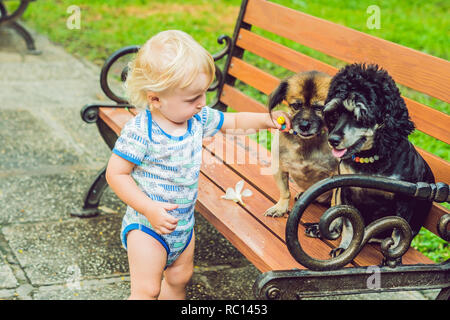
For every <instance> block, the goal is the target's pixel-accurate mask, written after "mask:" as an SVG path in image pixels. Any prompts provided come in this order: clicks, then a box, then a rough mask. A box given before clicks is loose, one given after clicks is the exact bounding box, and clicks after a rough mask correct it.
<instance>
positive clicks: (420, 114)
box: [403, 96, 450, 144]
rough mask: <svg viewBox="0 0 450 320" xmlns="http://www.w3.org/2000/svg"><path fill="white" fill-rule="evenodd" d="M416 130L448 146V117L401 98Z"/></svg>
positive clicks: (449, 141)
mask: <svg viewBox="0 0 450 320" xmlns="http://www.w3.org/2000/svg"><path fill="white" fill-rule="evenodd" d="M403 99H404V100H405V102H406V105H407V106H408V112H409V115H410V117H411V120H412V121H413V122H414V124H415V126H416V128H417V129H418V130H420V131H422V132H424V133H426V134H428V135H430V136H432V137H433V138H436V139H438V140H441V141H443V142H445V143H447V144H450V133H449V132H448V130H449V128H450V116H449V115H447V114H445V113H443V112H440V111H438V110H436V109H433V108H430V107H428V106H426V105H423V104H421V103H419V102H417V101H414V100H412V99H409V98H407V97H404V96H403Z"/></svg>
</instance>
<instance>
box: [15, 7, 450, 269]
mask: <svg viewBox="0 0 450 320" xmlns="http://www.w3.org/2000/svg"><path fill="white" fill-rule="evenodd" d="M273 2H276V3H279V4H282V5H285V6H288V7H290V8H293V9H296V10H300V11H303V12H305V13H308V14H311V15H314V16H316V17H319V18H323V19H327V20H330V21H333V22H335V23H338V24H341V25H345V26H347V27H350V28H353V29H356V30H359V31H362V32H365V33H368V34H371V35H373V36H376V37H380V38H383V39H386V40H389V41H393V42H395V43H398V44H401V45H404V46H407V47H410V48H413V49H416V50H419V51H422V52H425V53H428V54H431V55H434V56H437V57H440V58H443V59H446V60H448V59H449V52H450V50H449V43H450V42H449V40H450V39H449V38H450V37H449V32H448V30H450V19H448V12H450V2H448V1H443V0H431V1H426V2H424V1H419V0H412V1H407V0H395V1H388V0H385V1H374V0H370V1H367V0H365V1H356V0H351V1H345V2H343V1H338V0H316V1H306V0H277V1H273ZM7 4H8V6H10V7H14V6H17V4H18V1H7ZM71 5H77V6H79V7H80V9H81V29H80V30H76V29H74V30H70V29H68V28H67V27H66V21H67V19H68V18H69V15H70V14H69V13H67V8H68V7H69V6H71ZM369 5H377V6H378V7H379V8H380V13H381V28H380V29H373V30H370V29H369V28H368V27H367V25H366V21H367V18H368V17H369V14H368V13H366V10H367V7H368V6H369ZM239 6H240V1H239V0H222V1H219V0H215V1H214V0H159V1H156V0H154V1H147V0H127V1H121V0H109V1H100V0H89V1H87V0H84V1H81V0H55V1H44V0H42V1H36V2H32V3H31V4H30V7H29V9H28V10H27V11H26V13H25V15H24V19H25V20H26V22H27V24H28V25H29V26H30V27H32V28H33V29H35V30H37V31H38V32H40V33H42V34H45V35H46V36H47V37H49V39H50V40H51V41H53V42H55V43H59V44H61V45H62V46H63V47H64V48H65V49H66V50H67V51H68V52H70V53H72V54H73V55H75V56H79V57H83V58H85V59H88V60H90V61H92V62H94V63H96V64H98V65H102V64H103V61H104V60H105V59H106V58H107V57H108V56H109V55H110V54H111V53H112V52H114V51H115V50H117V49H118V48H121V47H123V46H127V45H130V44H142V43H144V42H145V41H146V40H147V39H148V38H149V37H151V36H152V35H154V34H155V33H157V32H159V31H162V30H167V29H180V30H184V31H186V32H188V33H190V34H191V35H192V36H193V37H194V38H195V39H196V40H197V41H198V42H199V43H200V44H202V45H203V46H204V47H205V48H206V49H207V50H209V51H210V52H212V53H214V52H218V51H219V50H220V49H222V46H221V45H219V44H218V43H217V41H216V39H217V38H218V36H220V35H221V34H228V35H230V36H231V35H232V34H233V29H234V23H235V20H236V17H237V15H238V12H239ZM253 30H254V31H255V32H256V33H259V34H263V35H264V36H266V37H268V38H270V39H273V40H276V41H277V42H280V43H282V44H284V45H286V46H288V47H291V48H293V49H295V50H297V51H299V52H302V53H305V54H308V55H310V56H312V57H314V58H316V59H319V60H321V61H323V62H326V63H328V64H330V65H333V66H335V67H340V66H342V65H343V63H342V62H340V61H338V60H336V59H334V58H332V57H330V56H328V55H326V54H323V53H320V52H317V51H315V50H312V49H309V48H306V47H303V46H301V45H299V44H297V43H295V42H292V41H290V40H287V39H284V38H281V37H278V36H275V35H273V34H270V33H269V32H266V31H263V30H259V29H258V28H254V29H253ZM245 60H246V61H248V62H249V63H251V64H253V65H256V66H258V67H259V68H261V69H263V70H265V71H267V72H269V73H271V74H273V75H275V76H277V77H280V78H281V77H285V76H287V75H289V74H290V72H289V71H287V70H285V69H282V68H280V67H278V66H276V65H274V64H273V63H270V62H269V61H266V60H264V59H262V58H260V57H256V56H254V55H252V54H251V53H248V52H247V53H246V54H245ZM219 65H220V66H223V62H222V63H220V64H219ZM237 87H238V88H239V89H240V90H241V91H243V92H245V93H246V94H248V95H250V96H251V97H253V98H254V99H256V100H258V101H260V102H261V103H263V104H265V103H266V96H265V95H262V94H261V93H260V92H258V91H257V90H255V89H253V88H250V87H248V86H246V85H245V84H243V83H240V82H239V81H238V83H237ZM399 87H400V90H401V92H402V94H404V95H405V96H407V97H410V98H412V99H414V100H417V101H419V102H421V103H423V104H426V105H428V106H430V107H432V108H435V109H437V110H440V111H442V112H445V113H447V114H449V113H450V107H449V105H448V104H446V103H444V102H442V101H439V100H437V99H434V98H432V97H429V96H427V95H425V94H422V93H419V92H416V91H413V90H411V89H408V88H406V87H403V86H399ZM208 99H209V100H210V101H211V100H212V99H213V94H209V95H208ZM255 139H258V137H255ZM410 139H411V141H412V142H413V143H414V144H416V145H418V146H420V147H421V148H423V149H425V150H427V151H429V152H432V153H434V154H436V155H438V156H439V157H441V158H443V159H445V160H447V161H450V146H448V145H447V144H445V143H442V142H440V141H436V139H434V138H432V137H429V136H427V135H425V134H423V133H421V132H418V131H416V132H415V133H413V134H412V135H411V136H410ZM263 143H265V144H266V145H268V146H269V147H270V139H269V141H268V142H263ZM413 246H414V247H415V248H417V249H419V250H420V251H421V252H423V253H424V254H426V255H427V256H429V257H430V258H431V259H433V260H434V261H443V260H445V259H448V258H449V252H450V250H449V248H448V243H447V242H443V241H442V240H440V239H439V238H438V237H436V236H434V235H433V234H431V233H430V232H428V231H426V230H425V231H421V233H420V234H419V236H418V237H416V238H415V239H414V241H413Z"/></svg>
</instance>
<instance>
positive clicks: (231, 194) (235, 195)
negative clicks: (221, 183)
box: [221, 180, 253, 206]
mask: <svg viewBox="0 0 450 320" xmlns="http://www.w3.org/2000/svg"><path fill="white" fill-rule="evenodd" d="M243 187H244V180H240V181H238V182H237V183H236V187H235V189H233V188H228V189H227V192H226V193H225V195H223V196H222V197H221V198H223V199H226V200H233V201H234V202H239V203H240V204H242V205H243V206H245V204H244V202H243V201H242V197H250V196H251V195H252V194H253V193H252V191H251V190H249V189H245V190H244V191H242V188H243ZM241 191H242V193H241Z"/></svg>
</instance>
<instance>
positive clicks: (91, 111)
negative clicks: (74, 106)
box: [80, 35, 231, 123]
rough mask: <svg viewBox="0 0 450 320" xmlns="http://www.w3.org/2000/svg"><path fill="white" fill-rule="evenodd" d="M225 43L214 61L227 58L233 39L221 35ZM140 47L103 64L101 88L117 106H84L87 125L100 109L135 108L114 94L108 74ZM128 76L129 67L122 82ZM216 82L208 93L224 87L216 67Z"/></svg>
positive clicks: (83, 110)
mask: <svg viewBox="0 0 450 320" xmlns="http://www.w3.org/2000/svg"><path fill="white" fill-rule="evenodd" d="M224 41H225V48H224V49H222V50H221V51H219V52H218V53H216V54H214V55H213V58H214V61H218V60H220V59H222V58H223V57H224V56H226V55H227V54H228V53H229V51H230V46H231V38H230V37H229V36H227V35H221V36H220V37H219V38H218V39H217V42H218V43H219V44H223V43H224ZM139 48H140V46H137V45H133V46H128V47H124V48H121V49H119V50H117V51H115V52H114V53H113V54H111V55H110V56H109V57H108V59H106V61H105V63H104V64H103V67H102V70H101V72H100V86H101V88H102V90H103V92H104V93H105V95H106V96H107V97H108V98H110V99H111V100H113V101H115V102H116V103H117V104H112V105H110V104H98V103H92V104H87V105H85V106H83V108H82V109H81V112H80V113H81V118H82V119H83V120H84V121H85V122H87V123H94V122H96V121H97V119H98V108H124V109H127V108H133V106H132V105H130V104H129V103H128V101H126V100H125V99H124V98H122V97H119V96H118V95H117V94H115V93H114V92H113V90H112V89H111V87H110V86H109V83H108V73H109V71H110V70H111V67H112V66H113V65H114V63H115V62H116V61H117V60H119V59H120V58H122V57H124V56H126V55H128V54H133V53H136V52H138V50H139ZM127 74H128V66H125V68H123V70H122V73H121V81H122V82H125V80H126V79H127ZM215 75H216V81H215V82H214V83H212V84H211V86H210V87H209V88H208V91H214V90H217V89H218V88H219V87H220V86H222V85H223V78H224V77H223V73H222V71H221V70H220V68H219V67H218V66H217V65H216V73H215Z"/></svg>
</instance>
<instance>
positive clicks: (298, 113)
mask: <svg viewBox="0 0 450 320" xmlns="http://www.w3.org/2000/svg"><path fill="white" fill-rule="evenodd" d="M330 81H331V77H330V76H328V75H327V74H325V73H321V72H317V71H309V72H301V73H298V74H295V75H293V76H291V77H288V78H286V79H284V80H282V81H281V82H280V84H279V86H278V87H277V88H276V89H275V91H274V92H272V94H271V95H270V96H269V103H268V107H269V111H270V112H271V111H272V110H273V109H274V108H275V107H276V106H277V105H278V104H280V103H281V102H282V101H283V100H285V101H286V102H287V103H288V105H289V111H288V113H289V115H290V118H291V126H292V130H290V133H288V132H281V133H280V138H279V140H278V139H273V140H272V157H279V158H278V159H274V158H272V161H273V162H272V163H274V161H277V160H279V166H278V170H277V172H276V173H275V174H274V177H275V181H276V183H277V186H278V189H279V190H280V199H279V200H278V202H277V203H276V204H275V205H274V206H273V207H271V208H269V209H267V211H266V212H265V214H264V215H266V216H273V217H282V216H283V215H284V214H285V213H287V212H288V211H289V200H290V197H291V193H290V191H289V177H292V179H293V180H294V181H295V182H296V184H297V185H298V186H299V187H300V189H301V192H300V194H301V193H302V192H303V191H305V190H306V189H308V188H309V187H310V186H311V185H312V184H314V183H315V182H317V181H320V180H322V179H325V178H328V177H329V176H331V175H332V174H335V173H336V170H337V160H336V158H335V157H333V155H332V154H331V149H330V147H329V145H328V140H327V139H328V135H327V133H326V130H325V125H324V122H323V116H322V110H323V106H324V104H325V100H326V98H327V93H328V88H329V85H330ZM277 143H279V145H278V146H277V145H276V144H277ZM274 150H279V153H277V152H273V151H274ZM300 194H298V195H297V197H298V196H299V195H300ZM297 197H296V198H297ZM317 200H318V201H319V202H321V203H326V204H329V203H330V200H331V192H329V193H326V194H323V195H322V196H321V197H319V198H318V199H317Z"/></svg>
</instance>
